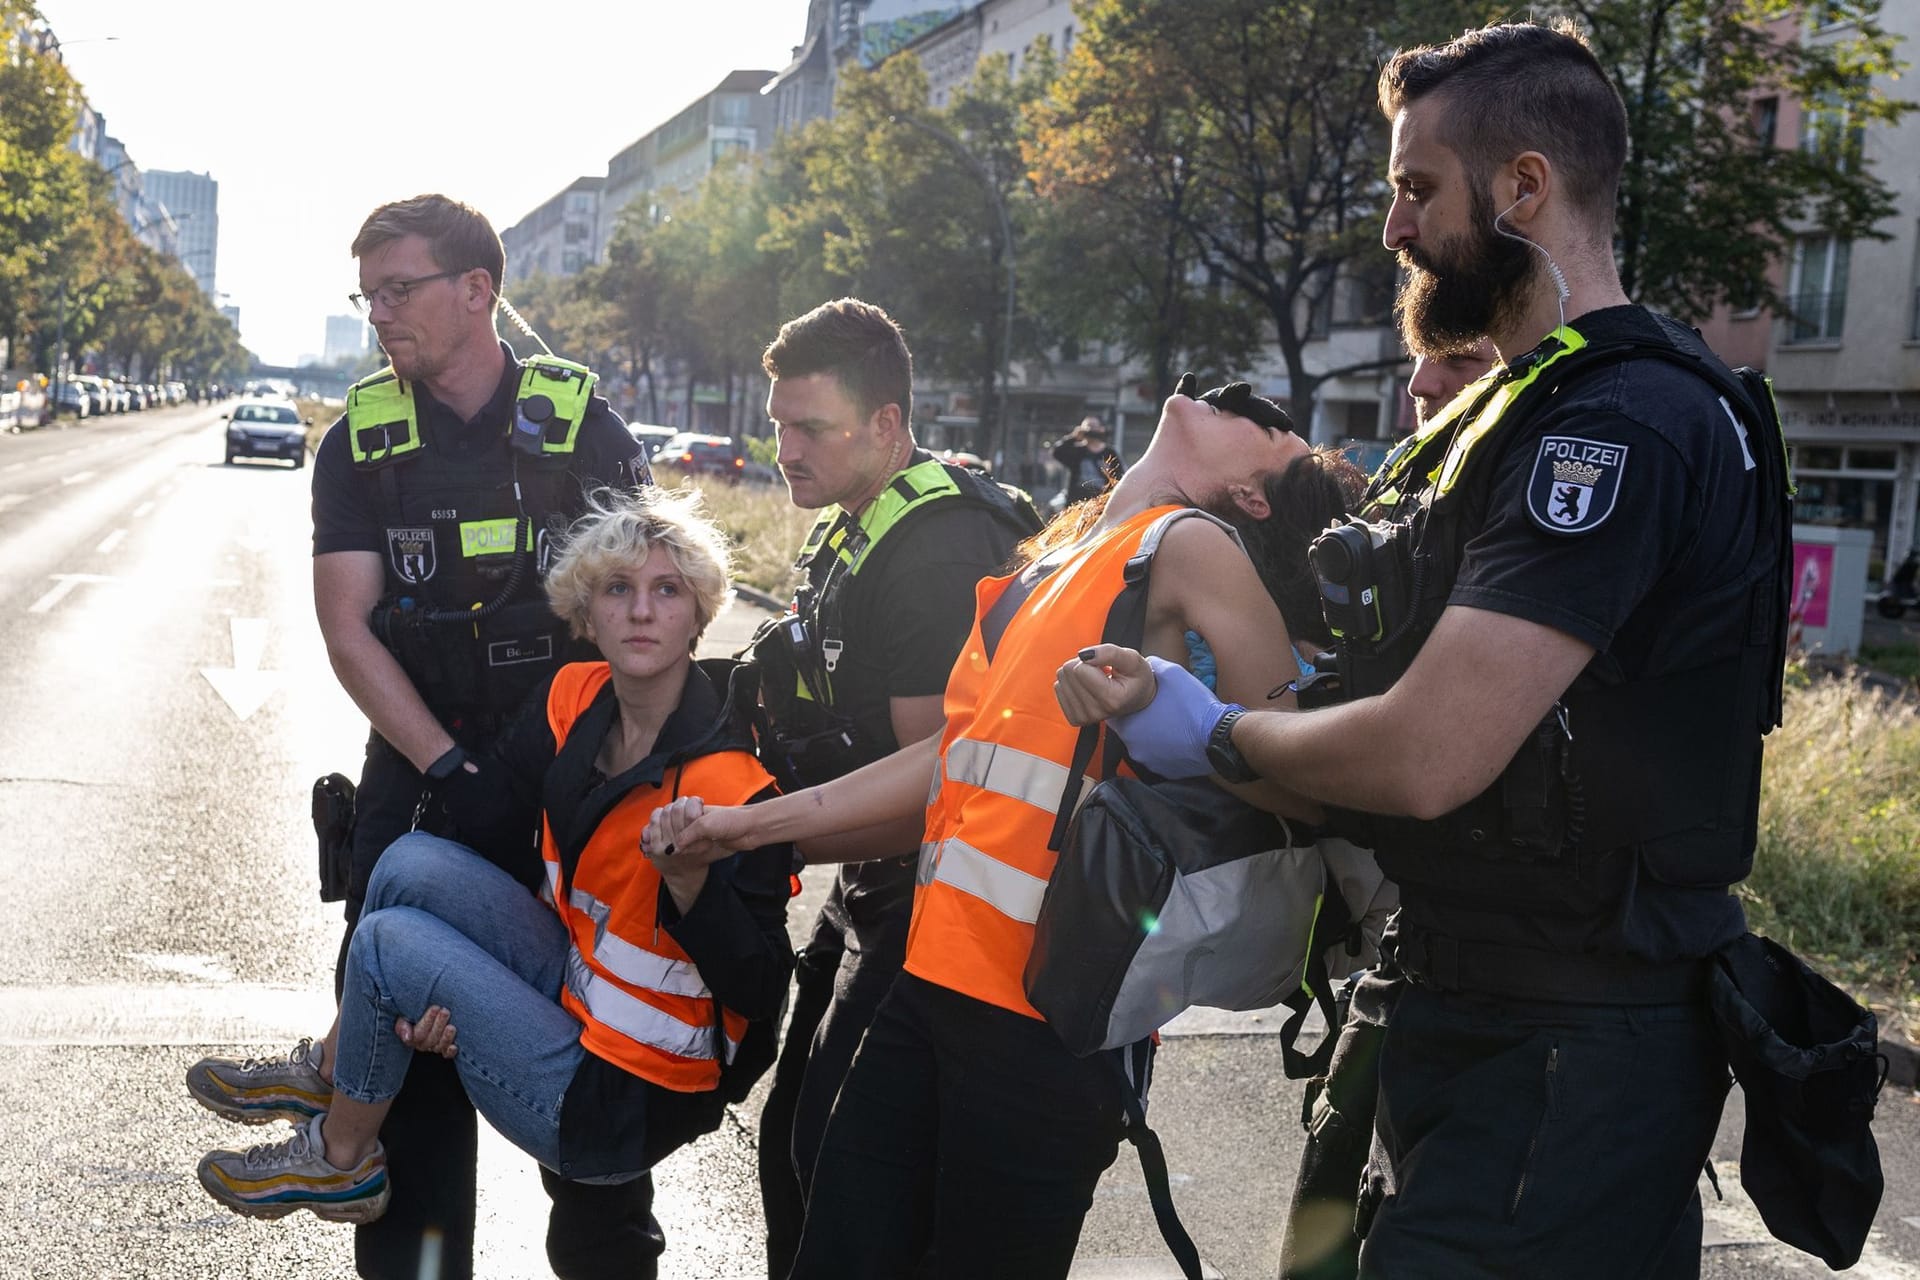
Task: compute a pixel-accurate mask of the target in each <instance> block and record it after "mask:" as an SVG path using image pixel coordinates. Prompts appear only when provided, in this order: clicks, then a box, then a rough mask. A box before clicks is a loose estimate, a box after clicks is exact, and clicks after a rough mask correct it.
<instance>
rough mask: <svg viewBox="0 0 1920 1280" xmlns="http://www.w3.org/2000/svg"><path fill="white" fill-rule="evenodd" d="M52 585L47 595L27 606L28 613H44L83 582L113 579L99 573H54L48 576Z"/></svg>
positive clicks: (109, 580)
mask: <svg viewBox="0 0 1920 1280" xmlns="http://www.w3.org/2000/svg"><path fill="white" fill-rule="evenodd" d="M48 576H49V577H51V578H52V579H53V585H52V586H51V587H49V588H47V593H46V594H45V595H43V596H41V597H40V598H39V599H38V600H35V601H34V602H33V603H32V604H30V605H28V606H27V612H28V613H45V612H47V610H49V609H51V608H53V606H55V605H57V604H59V603H60V602H61V601H62V600H65V599H66V598H67V593H68V592H69V591H72V590H73V589H74V588H75V587H77V586H79V585H80V584H81V583H83V582H112V581H113V579H112V578H109V577H107V576H106V575H105V574H100V573H55V574H49V575H48Z"/></svg>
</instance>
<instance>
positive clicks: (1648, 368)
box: [1403, 306, 1778, 960]
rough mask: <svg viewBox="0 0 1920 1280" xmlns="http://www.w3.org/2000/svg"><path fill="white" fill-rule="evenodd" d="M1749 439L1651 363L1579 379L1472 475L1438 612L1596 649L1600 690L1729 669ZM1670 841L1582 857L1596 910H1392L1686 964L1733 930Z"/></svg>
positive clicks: (1629, 310) (1607, 333)
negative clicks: (1457, 549) (1454, 607)
mask: <svg viewBox="0 0 1920 1280" xmlns="http://www.w3.org/2000/svg"><path fill="white" fill-rule="evenodd" d="M1573 327H1574V328H1576V329H1577V330H1578V331H1579V332H1580V333H1581V334H1582V335H1583V336H1585V337H1586V338H1587V339H1588V340H1589V341H1590V342H1592V343H1601V342H1606V341H1610V340H1615V339H1619V338H1624V337H1628V336H1638V337H1642V338H1645V339H1647V340H1648V341H1652V342H1664V341H1667V339H1666V338H1665V337H1664V336H1663V334H1662V331H1661V330H1660V329H1659V327H1658V325H1657V324H1656V323H1655V322H1654V320H1653V319H1652V317H1651V315H1650V314H1649V313H1648V312H1647V311H1645V310H1644V309H1643V308H1640V307H1635V306H1623V307H1612V308H1607V309H1604V310H1601V311H1597V312H1593V313H1590V314H1588V315H1585V316H1582V317H1580V318H1579V319H1578V320H1577V321H1575V322H1574V324H1573ZM1750 432H1751V428H1749V427H1746V426H1744V425H1742V424H1740V423H1737V422H1736V421H1735V419H1734V416H1733V414H1732V413H1731V411H1730V410H1729V409H1728V408H1727V407H1726V406H1725V405H1723V404H1722V403H1721V400H1720V395H1719V392H1718V391H1716V390H1715V389H1714V388H1712V387H1711V386H1709V385H1708V384H1707V383H1705V382H1703V381H1702V380H1700V379H1699V378H1697V377H1694V376H1693V375H1691V374H1689V373H1687V372H1686V371H1685V370H1683V369H1681V368H1678V367H1676V366H1674V365H1672V364H1669V363H1667V362H1665V361H1660V360H1641V361H1633V362H1627V363H1621V364H1615V365H1611V366H1608V367H1605V368H1603V369H1600V370H1596V371H1594V372H1591V373H1589V374H1586V375H1585V376H1583V377H1580V378H1579V379H1577V380H1576V381H1575V382H1574V383H1573V384H1571V385H1569V386H1567V387H1564V388H1562V389H1561V390H1560V391H1559V392H1558V393H1557V394H1556V395H1555V396H1554V398H1553V400H1552V402H1551V404H1550V406H1549V407H1547V408H1545V409H1544V410H1543V411H1540V412H1537V413H1536V414H1535V416H1534V418H1533V420H1532V421H1530V422H1526V423H1523V424H1520V426H1519V429H1518V430H1516V431H1514V432H1512V433H1511V435H1510V436H1509V438H1507V439H1505V440H1503V441H1501V442H1499V446H1500V448H1501V452H1500V455H1499V456H1498V457H1497V458H1496V459H1490V460H1489V461H1488V463H1487V464H1483V465H1492V466H1494V468H1495V471H1494V474H1493V477H1492V484H1491V487H1490V489H1489V490H1488V491H1487V495H1486V509H1485V511H1484V513H1469V514H1468V515H1467V516H1466V519H1467V521H1468V525H1467V527H1468V528H1469V529H1475V528H1477V532H1475V533H1473V534H1472V535H1471V536H1470V538H1469V539H1468V541H1467V543H1466V547H1465V554H1464V559H1463V562H1462V565H1461V570H1460V574H1459V577H1458V578H1457V580H1456V582H1455V585H1454V588H1453V591H1452V594H1451V596H1450V597H1449V603H1450V604H1458V605H1468V606H1471V607H1473V608H1476V609H1486V610H1489V611H1492V612H1495V613H1501V614H1507V615H1510V616H1513V617H1518V618H1524V619H1526V620H1528V621H1530V622H1535V623H1539V624H1541V625H1542V626H1547V627H1552V628H1554V629H1555V630H1558V631H1563V632H1565V633H1567V634H1569V635H1572V636H1575V637H1577V638H1578V639H1581V640H1584V641H1585V642H1587V643H1588V644H1590V645H1592V646H1594V648H1595V649H1596V650H1597V651H1598V652H1597V654H1596V656H1595V657H1594V659H1593V661H1592V663H1591V664H1590V665H1589V667H1588V669H1587V673H1586V676H1587V678H1588V679H1589V680H1590V681H1592V682H1594V683H1597V684H1599V685H1603V686H1606V685H1617V684H1620V683H1622V682H1625V681H1629V680H1645V679H1652V678H1657V677H1659V676H1662V675H1666V674H1669V673H1675V672H1683V671H1689V670H1693V669H1696V668H1699V667H1701V666H1704V665H1708V664H1710V663H1713V662H1715V661H1717V660H1721V659H1725V658H1728V657H1732V656H1737V655H1738V654H1739V653H1740V651H1741V648H1742V646H1743V645H1744V643H1745V641H1746V634H1745V631H1746V627H1747V625H1748V615H1747V601H1748V592H1749V589H1750V586H1749V584H1750V579H1749V576H1748V575H1749V572H1750V566H1749V561H1750V557H1751V555H1752V550H1753V539H1754V535H1755V530H1756V528H1757V526H1758V521H1759V504H1760V503H1762V502H1763V501H1764V498H1763V495H1762V494H1761V493H1760V488H1759V486H1760V481H1761V478H1762V477H1763V476H1764V475H1765V474H1766V473H1765V472H1764V471H1762V470H1760V469H1757V468H1756V466H1755V465H1754V462H1753V453H1752V451H1753V450H1756V449H1760V448H1765V447H1778V445H1777V442H1771V443H1770V442H1768V441H1764V440H1760V439H1757V438H1756V439H1749V435H1750ZM1488 661H1489V662H1494V663H1497V662H1498V655H1488ZM1573 732H1574V733H1575V734H1578V732H1579V726H1578V725H1575V726H1573ZM1686 842H1687V837H1686V836H1684V835H1682V836H1678V837H1672V838H1670V839H1668V840H1665V841H1653V842H1649V843H1648V844H1647V845H1644V846H1642V850H1641V856H1640V857H1639V858H1637V859H1636V858H1635V857H1634V855H1633V853H1632V851H1630V850H1623V851H1617V852H1615V853H1612V854H1601V855H1596V856H1592V857H1589V858H1588V859H1586V862H1585V865H1583V866H1581V867H1579V868H1577V869H1575V870H1574V872H1573V874H1575V875H1576V876H1577V877H1578V878H1579V879H1580V880H1581V881H1583V882H1585V883H1586V884H1587V885H1588V886H1589V887H1590V888H1591V889H1592V890H1593V891H1594V892H1595V894H1597V895H1598V896H1597V897H1590V898H1588V899H1586V900H1585V902H1584V904H1583V905H1584V908H1585V909H1583V910H1580V911H1577V912H1574V913H1572V914H1569V915H1567V916H1565V917H1561V918H1546V919H1535V920H1532V921H1522V920H1516V919H1515V918H1514V916H1513V915H1512V914H1511V913H1510V912H1509V911H1506V910H1503V909H1502V908H1501V907H1500V906H1499V905H1498V904H1488V903H1482V904H1479V905H1480V907H1481V909H1480V910H1477V911H1476V910H1475V909H1474V905H1473V904H1470V903H1467V902H1460V901H1451V900H1449V901H1445V902H1437V901H1435V900H1434V895H1433V894H1432V893H1430V892H1428V891H1426V890H1422V889H1421V888H1418V887H1411V886H1403V889H1405V890H1406V896H1405V900H1406V901H1407V904H1408V908H1409V915H1410V917H1412V918H1414V919H1416V920H1421V919H1423V918H1424V922H1425V923H1428V924H1430V925H1431V926H1432V927H1435V928H1437V929H1439V930H1441V931H1442V932H1447V933H1451V934H1454V935H1455V936H1459V937H1468V938H1471V937H1489V938H1496V939H1499V940H1501V941H1507V942H1513V941H1519V942H1522V943H1530V944H1532V945H1538V946H1545V947H1550V948H1553V949H1565V948H1566V947H1568V946H1569V945H1571V946H1572V947H1574V948H1575V949H1578V950H1592V951H1600V952H1609V953H1616V954H1617V953H1620V952H1622V951H1624V952H1626V953H1630V954H1636V955H1641V956H1644V957H1648V958H1652V959H1656V960H1667V959H1674V958H1680V957H1690V956H1696V955H1702V954H1705V953H1706V952H1707V951H1710V950H1712V949H1713V948H1714V947H1717V946H1719V945H1720V944H1721V943H1723V942H1725V941H1728V940H1730V939H1731V938H1732V937H1734V936H1737V935H1738V934H1739V933H1740V931H1741V930H1742V929H1743V928H1744V918H1743V915H1742V912H1741V909H1740V906H1739V903H1738V901H1737V899H1735V898H1734V897H1733V896H1732V895H1731V894H1729V893H1728V892H1727V891H1726V889H1725V888H1724V887H1722V886H1720V885H1711V884H1701V885H1697V886H1690V885H1689V884H1687V883H1686V882H1687V880H1688V879H1689V876H1688V875H1687V873H1686V870H1685V868H1686V865H1687V863H1688V856H1687V851H1686V847H1685V846H1686ZM1516 874H1519V873H1516ZM1442 896H1445V895H1442ZM1529 928H1531V929H1532V930H1533V931H1534V932H1533V934H1532V936H1526V934H1527V931H1528V929H1529Z"/></svg>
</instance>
